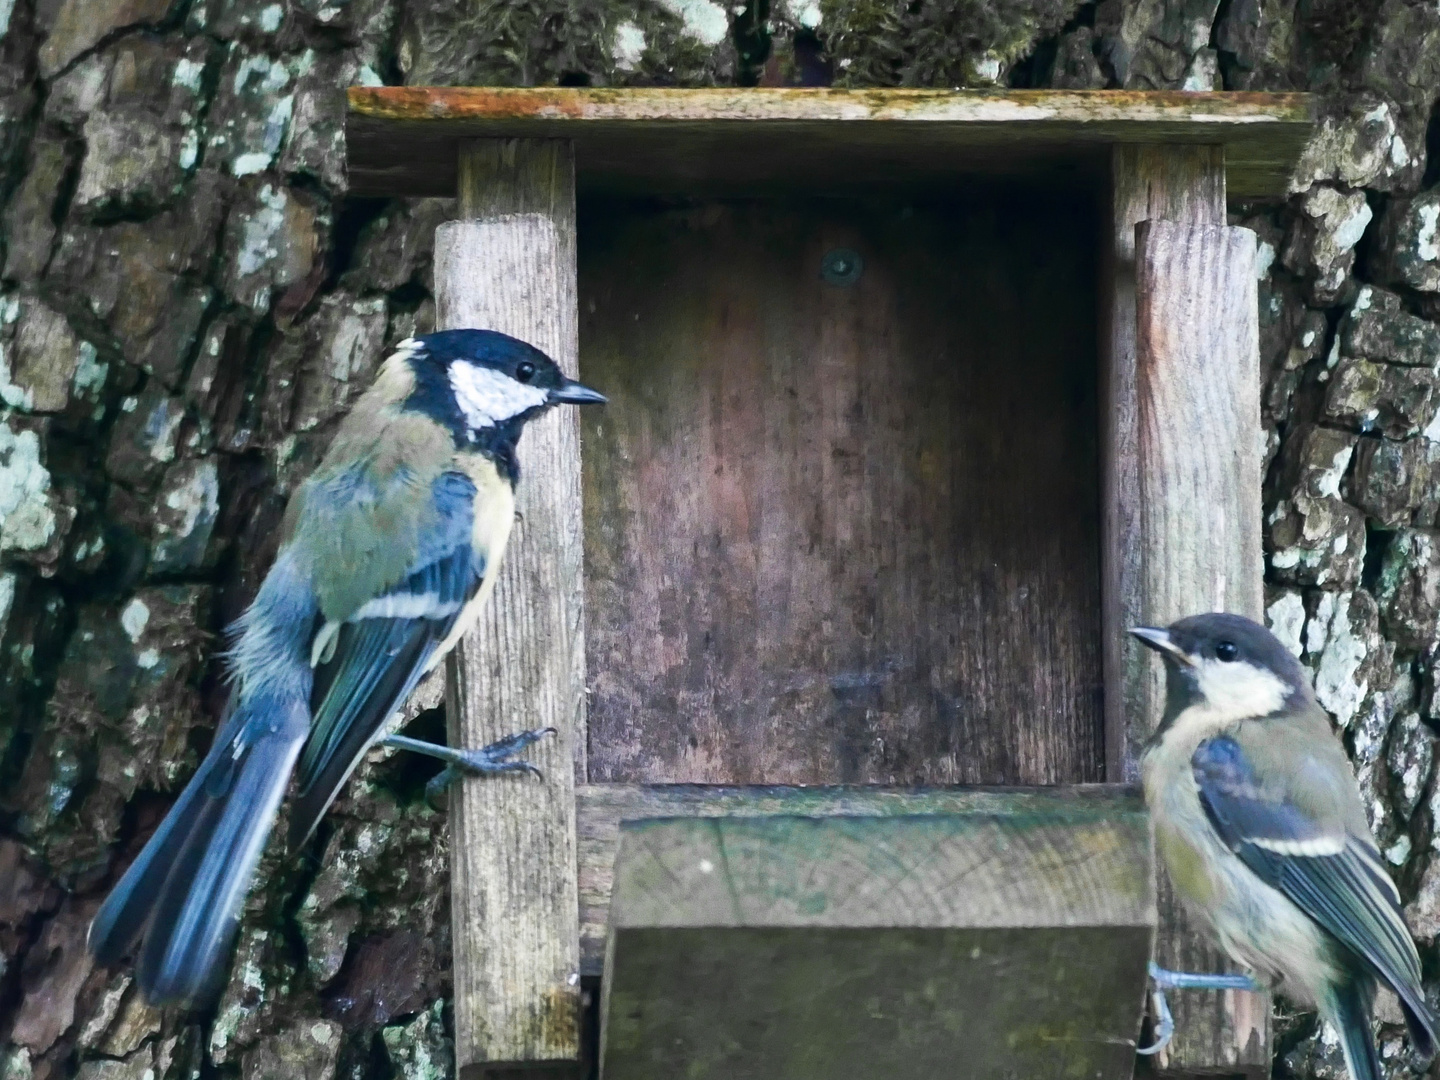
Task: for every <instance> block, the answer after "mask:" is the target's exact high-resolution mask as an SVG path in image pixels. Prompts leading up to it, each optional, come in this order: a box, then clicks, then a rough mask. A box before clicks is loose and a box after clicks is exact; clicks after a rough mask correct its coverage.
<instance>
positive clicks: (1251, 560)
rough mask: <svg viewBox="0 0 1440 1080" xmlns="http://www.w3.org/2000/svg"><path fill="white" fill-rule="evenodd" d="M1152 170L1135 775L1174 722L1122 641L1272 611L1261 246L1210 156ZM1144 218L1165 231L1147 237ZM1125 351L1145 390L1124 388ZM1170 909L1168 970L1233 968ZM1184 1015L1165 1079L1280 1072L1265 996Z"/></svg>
mask: <svg viewBox="0 0 1440 1080" xmlns="http://www.w3.org/2000/svg"><path fill="white" fill-rule="evenodd" d="M1147 156H1149V153H1148V152H1144V153H1134V152H1132V156H1131V157H1130V160H1129V161H1128V162H1126V161H1123V160H1122V156H1121V155H1119V154H1117V178H1116V180H1117V182H1116V190H1117V199H1116V206H1117V221H1116V237H1117V245H1116V246H1117V248H1119V247H1120V246H1121V245H1120V244H1119V243H1118V240H1119V233H1120V229H1121V228H1122V222H1121V220H1120V218H1121V214H1122V212H1123V211H1125V210H1128V211H1129V213H1130V215H1131V224H1130V226H1129V227H1130V229H1131V230H1132V235H1134V236H1135V237H1136V240H1135V247H1134V251H1135V256H1134V258H1135V262H1134V266H1135V271H1134V273H1135V277H1134V282H1135V284H1134V290H1135V291H1134V293H1133V297H1134V299H1133V305H1134V307H1133V311H1134V315H1133V321H1132V322H1131V323H1130V325H1131V326H1133V327H1134V328H1135V330H1134V338H1133V339H1131V340H1130V341H1129V342H1126V340H1125V337H1124V334H1123V327H1122V326H1121V325H1120V321H1121V320H1122V318H1123V311H1124V309H1125V306H1126V300H1125V289H1124V284H1125V283H1124V278H1123V275H1122V274H1119V273H1117V274H1116V275H1115V280H1116V283H1117V287H1116V291H1115V299H1114V300H1113V310H1114V312H1115V318H1116V325H1115V327H1114V330H1115V336H1114V337H1113V338H1112V341H1113V342H1116V343H1117V344H1113V345H1112V353H1111V369H1110V372H1111V380H1112V381H1111V384H1110V388H1111V401H1112V402H1113V403H1114V404H1113V406H1112V409H1111V410H1110V417H1111V419H1112V421H1113V422H1114V424H1115V431H1116V435H1115V437H1114V441H1113V442H1112V443H1111V445H1112V447H1115V449H1112V452H1111V453H1110V454H1107V465H1108V466H1109V467H1110V469H1111V478H1110V479H1111V486H1110V488H1109V490H1110V491H1111V492H1112V498H1111V499H1109V500H1107V509H1108V510H1109V511H1110V512H1111V513H1112V514H1114V515H1115V520H1116V521H1117V522H1118V523H1119V524H1117V525H1116V526H1115V528H1114V529H1113V531H1112V532H1111V533H1110V534H1109V539H1108V540H1107V555H1108V556H1109V561H1108V569H1107V586H1108V587H1107V597H1108V610H1107V634H1106V637H1107V645H1112V646H1115V648H1114V650H1113V652H1112V653H1111V655H1110V657H1109V659H1110V665H1109V667H1108V670H1109V671H1110V672H1111V673H1112V674H1111V679H1112V680H1113V681H1112V682H1111V683H1110V685H1115V686H1119V687H1121V688H1123V691H1122V696H1121V697H1120V701H1119V703H1118V704H1119V705H1120V706H1121V709H1122V710H1123V711H1122V712H1120V713H1119V714H1118V715H1117V714H1116V713H1112V714H1111V717H1110V719H1111V721H1112V724H1111V726H1110V728H1109V730H1110V732H1112V733H1113V734H1114V735H1115V741H1114V742H1112V754H1113V756H1112V758H1111V760H1112V762H1113V763H1114V765H1115V767H1116V768H1117V769H1118V768H1123V769H1125V770H1126V771H1125V775H1133V774H1134V773H1133V770H1134V768H1135V761H1136V757H1137V755H1138V752H1139V749H1140V747H1141V746H1142V745H1143V742H1144V740H1145V738H1146V737H1148V733H1149V730H1150V728H1151V727H1152V726H1153V724H1154V723H1155V721H1156V720H1157V719H1158V717H1159V716H1160V714H1161V711H1162V709H1163V706H1164V685H1163V677H1162V675H1161V672H1160V671H1159V670H1158V666H1157V665H1155V664H1154V663H1153V661H1152V659H1151V658H1150V657H1147V656H1142V655H1140V654H1139V651H1138V649H1131V648H1130V647H1129V645H1128V644H1125V643H1124V640H1122V639H1128V635H1125V634H1124V633H1123V629H1124V627H1126V626H1130V625H1136V624H1156V623H1159V624H1164V623H1168V622H1170V621H1172V620H1174V619H1176V618H1179V617H1180V616H1182V615H1186V614H1192V613H1194V612H1197V611H1210V610H1219V609H1223V610H1229V611H1237V612H1240V613H1243V614H1247V615H1250V616H1252V617H1254V618H1259V617H1261V600H1262V584H1261V576H1262V562H1261V559H1262V554H1261V546H1260V485H1261V475H1260V430H1259V421H1260V408H1259V360H1258V337H1257V330H1256V319H1257V311H1256V291H1255V273H1254V248H1255V242H1254V237H1253V235H1252V234H1250V233H1249V232H1247V231H1246V230H1239V229H1227V228H1225V227H1224V224H1223V222H1224V217H1223V205H1224V199H1223V191H1221V190H1219V186H1220V181H1219V179H1218V177H1219V170H1218V168H1217V167H1216V166H1217V164H1218V163H1216V162H1214V160H1213V158H1209V160H1208V164H1207V152H1206V151H1204V150H1197V151H1195V152H1194V154H1193V155H1190V158H1189V160H1188V161H1187V160H1185V159H1184V158H1183V157H1182V158H1180V159H1178V160H1176V161H1174V162H1172V163H1171V164H1170V165H1169V166H1165V165H1164V164H1163V163H1162V162H1158V161H1156V160H1155V159H1154V157H1153V156H1149V161H1148V162H1147V161H1146V160H1145V158H1146V157H1147ZM1126 176H1128V178H1129V179H1128V185H1127V182H1125V181H1124V180H1122V177H1126ZM1127 186H1128V195H1127V194H1126V192H1127ZM1145 216H1149V217H1150V218H1151V219H1152V220H1149V221H1145V222H1144V223H1143V224H1140V225H1138V226H1136V225H1134V224H1133V222H1134V220H1137V219H1142V218H1143V217H1145ZM1166 218H1173V219H1174V220H1165V219H1166ZM1127 345H1128V346H1129V347H1130V348H1131V349H1132V350H1133V351H1132V352H1130V354H1129V355H1130V356H1131V357H1133V368H1132V369H1131V370H1130V371H1129V372H1128V376H1129V379H1130V380H1133V381H1129V382H1128V389H1125V387H1126V385H1127V380H1126V376H1127V372H1126V371H1125V370H1124V367H1123V363H1122V362H1121V361H1122V360H1123V357H1124V355H1125V352H1124V350H1125V348H1126V346H1127ZM1122 447H1123V448H1122ZM1112 775H1113V774H1112ZM1160 896H1161V911H1162V914H1163V918H1162V932H1161V934H1160V938H1159V942H1158V945H1157V958H1158V959H1159V961H1160V962H1161V963H1162V964H1164V965H1166V966H1168V967H1172V968H1182V969H1184V970H1222V969H1225V968H1226V967H1227V966H1229V964H1228V961H1226V960H1225V959H1224V957H1223V956H1222V955H1221V954H1220V953H1219V951H1218V950H1217V949H1215V948H1214V947H1213V946H1212V945H1211V944H1210V941H1209V936H1208V934H1206V933H1205V932H1204V931H1203V930H1201V929H1200V928H1199V927H1198V925H1197V924H1196V923H1195V922H1194V921H1193V920H1192V919H1190V918H1189V917H1188V916H1187V914H1186V913H1185V912H1184V911H1183V910H1182V909H1181V908H1180V906H1179V904H1178V903H1177V902H1176V901H1175V900H1174V899H1173V897H1172V896H1171V894H1170V892H1169V889H1168V885H1167V884H1166V883H1165V882H1164V881H1163V878H1162V884H1161V892H1160ZM1172 1004H1173V1006H1174V1009H1175V1015H1176V1021H1177V1036H1176V1039H1175V1042H1174V1043H1173V1044H1172V1048H1171V1050H1170V1051H1169V1052H1168V1054H1167V1055H1166V1059H1165V1060H1163V1061H1162V1062H1161V1063H1160V1064H1161V1065H1162V1067H1168V1068H1169V1069H1170V1070H1172V1071H1175V1072H1200V1071H1212V1072H1213V1071H1216V1070H1220V1071H1232V1072H1246V1073H1265V1074H1268V1071H1269V1068H1270V1053H1269V1002H1268V998H1267V997H1266V996H1264V995H1255V994H1246V993H1241V992H1233V993H1225V994H1214V993H1206V992H1200V991H1186V992H1180V993H1178V994H1176V995H1173V1001H1172Z"/></svg>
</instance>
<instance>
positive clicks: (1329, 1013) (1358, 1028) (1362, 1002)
mask: <svg viewBox="0 0 1440 1080" xmlns="http://www.w3.org/2000/svg"><path fill="white" fill-rule="evenodd" d="M1322 1004H1323V1007H1322V1009H1321V1014H1322V1015H1323V1016H1324V1017H1325V1019H1326V1020H1328V1021H1330V1023H1331V1024H1332V1025H1333V1026H1334V1027H1335V1029H1336V1030H1337V1031H1338V1032H1339V1033H1340V1047H1341V1049H1342V1050H1344V1052H1345V1064H1346V1066H1348V1067H1349V1069H1350V1077H1351V1080H1382V1077H1381V1073H1380V1056H1379V1054H1377V1053H1376V1051H1375V1034H1374V1032H1373V1031H1372V1030H1371V1026H1370V1018H1371V1015H1372V1014H1373V1010H1374V1004H1375V982H1374V980H1372V979H1370V978H1368V977H1365V978H1354V979H1351V980H1350V981H1349V982H1348V983H1345V984H1344V985H1343V986H1337V987H1333V988H1331V990H1330V992H1329V995H1328V997H1327V1000H1326V1001H1325V1002H1323V1003H1322Z"/></svg>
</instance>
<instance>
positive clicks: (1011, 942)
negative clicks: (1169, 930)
mask: <svg viewBox="0 0 1440 1080" xmlns="http://www.w3.org/2000/svg"><path fill="white" fill-rule="evenodd" d="M1147 839H1148V830H1147V825H1146V819H1145V815H1144V813H1143V812H1142V811H1140V810H1139V808H1138V807H1135V806H1132V807H1131V808H1130V812H1129V813H1123V812H1119V813H1117V812H1115V810H1114V808H1113V807H1111V808H1109V812H1099V811H1098V810H1097V808H1096V807H1094V806H1093V805H1091V806H1086V805H1084V804H1080V805H1067V804H1064V803H1058V802H1057V803H1056V804H1054V805H1052V807H1051V808H1050V812H1048V813H1047V812H1044V811H1039V812H1037V811H1036V810H1035V809H1034V808H1032V809H1031V810H1029V811H1028V812H1021V813H1008V814H1007V813H1001V814H994V815H992V814H985V813H966V814H944V813H934V812H931V813H928V814H925V815H923V816H906V815H899V816H888V817H825V818H813V817H791V816H777V817H768V818H754V817H750V818H744V817H721V818H710V819H708V820H700V819H695V818H690V819H683V818H682V819H668V820H665V819H661V820H652V821H639V822H627V823H625V824H624V825H622V827H621V840H620V849H619V853H618V854H617V856H616V860H615V891H614V899H613V903H612V908H611V917H610V926H611V935H610V939H609V947H608V950H607V953H606V967H605V980H604V984H603V985H604V987H605V989H604V991H603V992H604V997H603V998H602V1028H603V1035H602V1046H603V1049H602V1068H603V1071H604V1075H605V1076H606V1077H607V1078H608V1080H642V1078H643V1080H659V1078H661V1077H666V1078H669V1077H674V1076H679V1075H685V1076H689V1077H694V1078H697V1080H704V1078H710V1077H715V1078H719V1077H727V1078H729V1077H745V1078H755V1080H759V1078H761V1077H773V1078H775V1080H781V1078H782V1077H783V1078H785V1080H796V1078H807V1080H808V1078H811V1077H814V1078H816V1080H819V1078H820V1077H827V1078H828V1077H834V1076H854V1075H858V1076H894V1077H902V1078H915V1080H919V1078H921V1077H927V1078H928V1077H933V1076H937V1075H948V1074H951V1073H953V1072H954V1069H955V1066H956V1063H957V1062H960V1061H964V1063H965V1068H964V1072H965V1074H966V1075H976V1076H1017V1077H1018V1076H1054V1075H1068V1076H1112V1077H1120V1076H1126V1075H1129V1071H1130V1068H1131V1067H1132V1066H1133V1062H1134V1056H1133V1046H1134V1039H1135V1036H1136V1034H1137V1030H1138V1027H1139V1021H1140V1013H1141V1005H1142V1000H1143V997H1144V985H1145V974H1144V971H1145V961H1146V959H1147V956H1148V949H1149V945H1150V941H1151V937H1152V934H1153V931H1154V926H1155V906H1154V879H1153V875H1152V868H1151V865H1150V848H1149V845H1148V843H1147Z"/></svg>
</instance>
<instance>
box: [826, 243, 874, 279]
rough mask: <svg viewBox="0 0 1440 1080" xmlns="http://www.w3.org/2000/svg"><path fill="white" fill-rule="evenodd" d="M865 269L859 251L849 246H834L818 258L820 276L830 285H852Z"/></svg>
mask: <svg viewBox="0 0 1440 1080" xmlns="http://www.w3.org/2000/svg"><path fill="white" fill-rule="evenodd" d="M864 269H865V260H864V259H862V258H860V253H859V252H858V251H855V250H853V249H851V248H835V249H834V250H833V251H827V252H826V253H825V258H823V259H821V260H820V276H821V277H822V278H824V279H825V281H826V282H828V283H829V284H831V285H839V286H841V287H842V288H843V287H844V286H847V285H854V284H855V282H857V281H859V280H860V274H861V272H862V271H863V270H864Z"/></svg>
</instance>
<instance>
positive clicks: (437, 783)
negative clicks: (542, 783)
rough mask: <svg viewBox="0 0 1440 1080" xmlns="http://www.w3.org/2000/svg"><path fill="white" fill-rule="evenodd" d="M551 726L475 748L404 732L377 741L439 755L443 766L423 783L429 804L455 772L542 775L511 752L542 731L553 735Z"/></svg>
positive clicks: (519, 749) (542, 777)
mask: <svg viewBox="0 0 1440 1080" xmlns="http://www.w3.org/2000/svg"><path fill="white" fill-rule="evenodd" d="M554 734H555V729H554V728H553V727H547V728H536V729H535V730H534V731H522V732H520V733H519V734H516V735H508V736H506V737H505V738H503V739H500V740H499V741H498V742H493V743H491V744H490V745H489V746H482V747H481V748H480V749H479V750H456V749H455V748H454V747H451V746H441V745H439V744H438V743H430V742H424V741H422V740H420V739H412V738H410V737H409V736H408V735H387V736H385V738H383V739H381V740H380V741H381V742H382V743H383V744H384V745H386V746H393V747H395V748H396V749H397V750H411V751H413V752H415V753H417V754H426V755H428V756H429V757H433V758H439V759H440V760H441V761H443V762H445V768H444V769H443V770H441V772H440V773H439V775H437V776H436V777H434V778H433V779H432V780H431V781H430V782H429V783H428V784H426V785H425V798H426V800H428V801H429V802H430V804H431V805H432V806H433V805H434V804H435V802H436V801H437V800H438V798H439V797H440V793H441V792H443V791H444V790H445V789H446V788H448V787H449V786H450V784H451V783H452V782H453V781H454V780H455V779H457V778H458V777H459V776H461V775H462V774H463V775H466V776H488V775H493V774H495V773H509V772H528V773H534V774H535V775H536V776H538V777H540V778H541V779H544V774H543V773H542V772H541V771H540V770H539V769H538V768H536V767H535V766H534V765H532V764H531V763H530V762H528V761H524V760H516V758H515V755H516V754H518V753H519V752H520V751H521V750H524V749H525V748H526V747H527V746H530V745H532V744H534V743H537V742H539V741H540V740H541V739H543V738H544V737H545V736H546V735H554Z"/></svg>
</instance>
